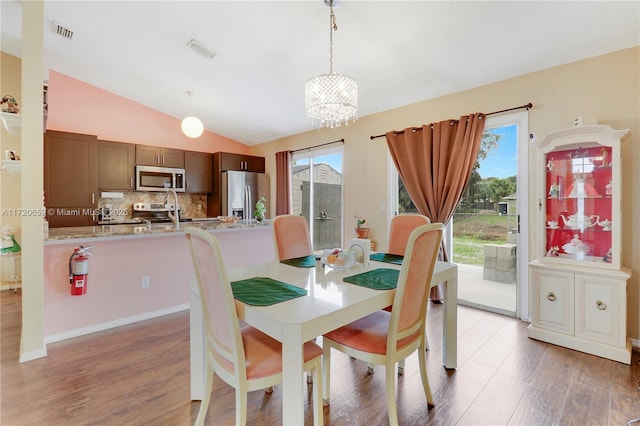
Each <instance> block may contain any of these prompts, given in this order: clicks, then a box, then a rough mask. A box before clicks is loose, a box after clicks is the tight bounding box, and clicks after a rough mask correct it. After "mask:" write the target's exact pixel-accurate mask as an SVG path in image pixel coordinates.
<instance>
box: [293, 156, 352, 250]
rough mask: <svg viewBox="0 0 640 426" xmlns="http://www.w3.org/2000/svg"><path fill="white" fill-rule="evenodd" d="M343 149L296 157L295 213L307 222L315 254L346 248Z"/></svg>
mask: <svg viewBox="0 0 640 426" xmlns="http://www.w3.org/2000/svg"><path fill="white" fill-rule="evenodd" d="M342 192H343V191H342V147H334V148H325V149H323V150H318V151H311V152H299V153H295V154H294V155H293V156H292V165H291V193H292V194H291V195H292V213H293V214H297V215H302V216H304V217H305V218H306V219H307V223H308V224H309V232H310V234H311V243H312V247H313V250H314V251H319V250H324V249H330V248H335V247H341V245H342Z"/></svg>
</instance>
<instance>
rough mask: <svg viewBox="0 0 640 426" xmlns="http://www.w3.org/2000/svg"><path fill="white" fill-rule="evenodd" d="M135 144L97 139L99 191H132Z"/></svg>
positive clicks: (133, 184)
mask: <svg viewBox="0 0 640 426" xmlns="http://www.w3.org/2000/svg"><path fill="white" fill-rule="evenodd" d="M135 165H136V146H135V145H134V144H130V143H123V142H113V141H103V140H99V141H98V188H99V189H100V190H101V191H133V190H134V189H135V179H134V171H135Z"/></svg>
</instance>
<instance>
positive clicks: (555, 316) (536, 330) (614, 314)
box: [527, 262, 631, 364]
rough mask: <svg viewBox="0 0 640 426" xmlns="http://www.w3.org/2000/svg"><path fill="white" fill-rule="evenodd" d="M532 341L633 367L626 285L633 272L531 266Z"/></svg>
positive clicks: (530, 328) (533, 264)
mask: <svg viewBox="0 0 640 426" xmlns="http://www.w3.org/2000/svg"><path fill="white" fill-rule="evenodd" d="M529 266H530V283H531V304H532V309H531V325H530V326H529V328H528V331H527V332H528V336H529V337H531V338H533V339H538V340H542V341H545V342H549V343H553V344H556V345H559V346H564V347H567V348H571V349H575V350H578V351H582V352H586V353H590V354H593V355H597V356H601V357H604V358H609V359H612V360H615V361H619V362H623V363H625V364H629V363H630V362H631V343H630V341H629V339H627V332H626V320H627V280H628V279H629V278H630V276H631V274H630V271H629V270H627V269H626V268H623V269H622V270H619V271H608V270H602V269H594V270H589V269H586V268H580V269H575V270H572V269H571V268H564V269H563V270H558V269H557V268H553V267H549V266H548V265H546V264H543V263H539V262H532V263H530V264H529Z"/></svg>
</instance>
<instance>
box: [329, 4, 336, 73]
mask: <svg viewBox="0 0 640 426" xmlns="http://www.w3.org/2000/svg"><path fill="white" fill-rule="evenodd" d="M330 1H331V5H330V8H331V13H329V74H333V32H334V31H338V25H337V24H336V14H335V13H333V0H330Z"/></svg>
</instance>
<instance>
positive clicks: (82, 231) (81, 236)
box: [44, 220, 271, 245]
mask: <svg viewBox="0 0 640 426" xmlns="http://www.w3.org/2000/svg"><path fill="white" fill-rule="evenodd" d="M188 226H193V227H196V228H200V229H206V230H207V231H214V232H215V231H233V230H246V229H264V228H268V227H270V226H271V222H270V221H268V220H265V221H264V222H262V223H257V222H255V221H251V222H244V221H239V222H236V223H224V222H220V221H211V220H206V221H191V222H181V223H180V229H175V226H174V225H173V223H154V224H151V225H150V226H147V225H145V224H133V225H131V224H112V225H95V226H78V227H66V228H50V229H49V238H48V239H46V240H45V241H44V244H45V245H51V244H66V243H71V242H74V240H82V241H86V240H88V239H90V240H114V239H125V238H149V237H162V236H170V235H171V234H184V228H185V227H188Z"/></svg>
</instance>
